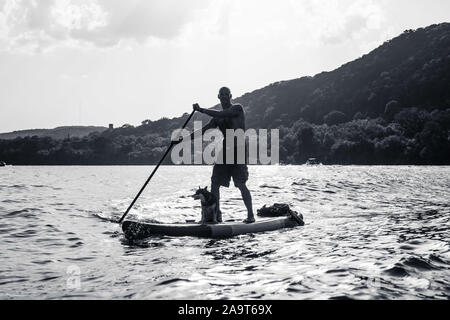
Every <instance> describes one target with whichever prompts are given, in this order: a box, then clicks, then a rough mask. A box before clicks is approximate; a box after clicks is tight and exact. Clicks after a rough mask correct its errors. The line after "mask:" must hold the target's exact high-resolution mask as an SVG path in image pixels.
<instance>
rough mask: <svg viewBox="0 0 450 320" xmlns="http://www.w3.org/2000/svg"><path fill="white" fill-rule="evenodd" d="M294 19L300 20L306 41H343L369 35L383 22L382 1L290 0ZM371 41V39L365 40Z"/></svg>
mask: <svg viewBox="0 0 450 320" xmlns="http://www.w3.org/2000/svg"><path fill="white" fill-rule="evenodd" d="M291 5H292V7H293V10H294V12H295V13H296V15H297V17H298V19H300V20H301V21H303V25H304V28H305V32H304V34H305V35H306V36H307V41H311V40H318V41H319V42H321V43H324V44H337V43H343V42H346V41H348V40H352V39H362V40H364V41H365V40H366V39H364V37H373V36H374V33H373V31H375V30H380V29H381V27H382V24H383V22H384V17H385V12H383V5H384V1H380V0H378V1H374V0H327V1H322V0H304V1H301V2H297V1H295V0H291ZM367 40H371V39H367Z"/></svg>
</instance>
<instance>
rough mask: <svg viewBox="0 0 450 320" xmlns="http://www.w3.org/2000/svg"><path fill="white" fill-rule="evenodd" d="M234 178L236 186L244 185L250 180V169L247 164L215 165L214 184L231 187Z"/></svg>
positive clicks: (212, 180)
mask: <svg viewBox="0 0 450 320" xmlns="http://www.w3.org/2000/svg"><path fill="white" fill-rule="evenodd" d="M231 177H233V183H234V185H235V186H238V185H239V184H244V183H246V182H247V180H248V168H247V165H246V164H215V165H214V168H213V173H212V177H211V182H212V184H218V185H219V186H224V187H227V188H228V187H229V186H230V180H231Z"/></svg>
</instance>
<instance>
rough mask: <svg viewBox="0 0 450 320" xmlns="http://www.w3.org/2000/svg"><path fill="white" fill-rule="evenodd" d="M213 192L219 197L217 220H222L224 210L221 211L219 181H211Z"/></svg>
mask: <svg viewBox="0 0 450 320" xmlns="http://www.w3.org/2000/svg"><path fill="white" fill-rule="evenodd" d="M211 192H212V193H213V194H214V196H215V197H216V199H217V212H218V213H217V222H222V211H220V185H219V184H217V183H214V182H213V183H211Z"/></svg>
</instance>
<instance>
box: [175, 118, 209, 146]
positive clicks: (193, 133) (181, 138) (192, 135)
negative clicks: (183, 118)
mask: <svg viewBox="0 0 450 320" xmlns="http://www.w3.org/2000/svg"><path fill="white" fill-rule="evenodd" d="M214 128H217V123H216V121H215V120H214V119H211V121H209V122H208V124H207V125H206V126H204V127H203V128H201V129H200V130H197V131H194V132H192V133H191V134H190V135H189V136H186V137H180V138H179V140H174V141H173V143H174V144H178V143H180V142H182V141H183V140H184V138H187V137H190V139H192V138H194V135H195V134H196V133H197V132H200V131H201V132H202V135H203V134H204V133H205V132H206V131H207V130H209V129H214Z"/></svg>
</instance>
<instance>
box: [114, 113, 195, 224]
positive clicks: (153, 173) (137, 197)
mask: <svg viewBox="0 0 450 320" xmlns="http://www.w3.org/2000/svg"><path fill="white" fill-rule="evenodd" d="M194 113H195V110H193V111H192V113H191V115H190V116H189V117H188V118H187V120H186V122H185V123H184V125H183V127H182V128H181V129H184V128H186V126H187V124H188V123H189V121H190V120H191V118H192V116H193V115H194ZM173 145H174V143H173V141H172V142H171V143H170V145H169V146H168V147H167V150H166V152H165V153H164V155H163V156H162V158H161V160H159V162H158V164H157V165H156V167H155V169H153V171H152V173H151V174H150V176H149V177H148V179H147V181H145V183H144V185H143V186H142V188H141V190H139V192H138V194H137V195H136V197H134V199H133V201H132V202H131V204H130V206H129V207H128V209H127V211H125V213H124V214H123V216H122V218H120V220H119V223H122V221H123V219H125V217H126V216H127V214H128V212H130V210H131V208H133V206H134V204H135V203H136V201H137V199H139V197H140V196H141V193H142V192H143V191H144V189H145V187H147V185H148V183H149V182H150V180H152V178H153V176H154V175H155V173H156V171H157V170H158V168H159V166H160V165H161V163H163V161H164V159H165V158H166V156H167V155H168V154H169V152H170V149H172V147H173Z"/></svg>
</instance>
